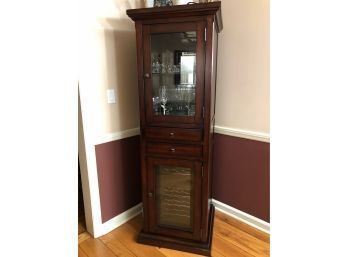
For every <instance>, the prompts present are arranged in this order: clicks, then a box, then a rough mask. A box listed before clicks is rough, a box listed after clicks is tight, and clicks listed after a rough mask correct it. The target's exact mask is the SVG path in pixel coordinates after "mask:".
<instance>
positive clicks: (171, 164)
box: [147, 158, 202, 240]
mask: <svg viewBox="0 0 348 257" xmlns="http://www.w3.org/2000/svg"><path fill="white" fill-rule="evenodd" d="M201 169H202V163H201V162H199V161H190V160H181V159H162V158H148V159H147V171H148V198H149V201H148V203H149V225H150V226H149V229H150V232H152V233H156V234H161V235H168V236H174V237H179V238H188V239H193V240H200V237H201V183H202V179H201V178H202V177H201Z"/></svg>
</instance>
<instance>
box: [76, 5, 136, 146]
mask: <svg viewBox="0 0 348 257" xmlns="http://www.w3.org/2000/svg"><path fill="white" fill-rule="evenodd" d="M142 5H143V1H141V0H98V1H97V0H95V1H91V2H83V1H81V15H80V17H79V18H80V20H79V21H80V23H79V33H80V34H79V46H80V48H79V57H78V58H79V82H80V94H81V108H82V112H83V116H84V117H85V119H84V122H86V123H87V124H86V125H85V128H86V129H87V126H88V127H89V128H90V129H91V136H92V137H93V138H95V139H96V141H97V140H98V139H97V138H100V137H102V136H103V135H105V134H108V133H115V132H119V131H123V130H127V129H132V128H135V127H138V126H139V110H138V108H139V107H138V88H137V70H136V69H137V67H136V44H135V29H134V22H133V21H132V20H131V19H129V18H128V16H127V15H126V10H127V9H130V8H140V7H142ZM107 89H114V90H115V93H116V103H115V104H108V103H107V94H106V90H107ZM84 114H85V115H84Z"/></svg>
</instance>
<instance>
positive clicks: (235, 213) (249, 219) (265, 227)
mask: <svg viewBox="0 0 348 257" xmlns="http://www.w3.org/2000/svg"><path fill="white" fill-rule="evenodd" d="M213 204H214V205H215V208H216V209H217V210H218V211H221V212H223V213H225V214H227V215H229V216H231V217H233V218H236V219H238V220H240V221H242V222H244V223H246V224H248V225H250V226H252V227H254V228H257V229H258V230H261V231H263V232H266V233H268V234H270V224H269V223H268V222H266V221H263V220H261V219H259V218H256V217H254V216H252V215H250V214H248V213H245V212H243V211H240V210H238V209H236V208H233V207H231V206H229V205H227V204H224V203H222V202H219V201H217V200H215V199H213Z"/></svg>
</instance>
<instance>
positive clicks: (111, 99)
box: [106, 89, 116, 104]
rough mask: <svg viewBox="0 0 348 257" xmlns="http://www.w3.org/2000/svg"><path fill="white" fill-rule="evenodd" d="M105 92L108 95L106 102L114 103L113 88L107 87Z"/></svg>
mask: <svg viewBox="0 0 348 257" xmlns="http://www.w3.org/2000/svg"><path fill="white" fill-rule="evenodd" d="M106 94H107V97H108V104H114V103H116V98H115V90H114V89H107V90H106Z"/></svg>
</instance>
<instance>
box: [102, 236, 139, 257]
mask: <svg viewBox="0 0 348 257" xmlns="http://www.w3.org/2000/svg"><path fill="white" fill-rule="evenodd" d="M106 246H107V247H108V248H109V249H110V250H111V251H112V252H113V253H114V254H115V255H116V256H118V257H136V255H135V254H133V253H132V252H131V251H130V250H128V248H127V247H126V246H124V245H123V244H122V243H121V242H120V241H119V240H117V239H114V240H111V241H110V242H108V243H106Z"/></svg>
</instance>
